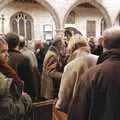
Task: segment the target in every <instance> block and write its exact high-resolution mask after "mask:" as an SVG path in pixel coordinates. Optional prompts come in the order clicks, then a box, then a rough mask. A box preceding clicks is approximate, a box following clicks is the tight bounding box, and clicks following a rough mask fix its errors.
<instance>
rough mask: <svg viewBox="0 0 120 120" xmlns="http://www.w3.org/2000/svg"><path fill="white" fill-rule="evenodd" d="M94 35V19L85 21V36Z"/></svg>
mask: <svg viewBox="0 0 120 120" xmlns="http://www.w3.org/2000/svg"><path fill="white" fill-rule="evenodd" d="M91 36H93V37H95V36H96V21H93V20H92V21H90V20H88V21H87V37H91Z"/></svg>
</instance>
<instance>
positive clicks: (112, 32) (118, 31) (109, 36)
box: [103, 27, 120, 50]
mask: <svg viewBox="0 0 120 120" xmlns="http://www.w3.org/2000/svg"><path fill="white" fill-rule="evenodd" d="M103 47H104V48H106V49H108V50H109V49H118V48H120V27H112V28H109V29H106V30H105V31H104V32H103Z"/></svg>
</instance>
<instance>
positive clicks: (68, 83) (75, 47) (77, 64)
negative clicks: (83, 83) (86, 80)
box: [55, 34, 97, 113]
mask: <svg viewBox="0 0 120 120" xmlns="http://www.w3.org/2000/svg"><path fill="white" fill-rule="evenodd" d="M68 49H69V51H70V53H71V55H70V59H69V60H70V62H69V63H68V64H67V65H66V66H65V68H64V73H63V75H62V79H61V84H60V90H59V94H58V100H57V103H56V106H55V108H56V109H58V110H60V111H62V112H65V113H68V111H69V109H70V105H71V103H72V100H73V98H74V95H75V92H74V90H75V88H76V85H77V82H78V81H80V80H81V77H82V75H83V74H84V73H85V72H86V71H87V70H88V69H89V68H90V67H92V66H94V65H95V64H96V61H97V56H95V55H92V54H90V52H89V47H88V41H87V38H85V37H83V36H81V35H79V34H76V35H74V36H73V37H71V39H70V41H69V43H68Z"/></svg>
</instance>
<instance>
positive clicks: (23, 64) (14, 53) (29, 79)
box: [5, 32, 37, 100]
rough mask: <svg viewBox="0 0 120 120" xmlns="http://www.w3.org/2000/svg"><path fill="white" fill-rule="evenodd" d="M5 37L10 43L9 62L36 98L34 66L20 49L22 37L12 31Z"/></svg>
mask: <svg viewBox="0 0 120 120" xmlns="http://www.w3.org/2000/svg"><path fill="white" fill-rule="evenodd" d="M5 39H6V41H7V43H8V52H9V61H8V63H9V65H10V66H11V67H12V68H13V69H14V70H15V71H16V73H17V74H18V76H19V77H20V78H21V79H22V80H23V81H24V90H25V91H26V92H27V93H28V94H29V95H30V96H31V98H32V99H33V100H35V99H36V96H37V95H36V91H35V83H34V80H33V72H32V66H31V63H30V59H29V58H28V57H26V56H24V55H23V54H22V53H21V52H20V50H19V44H20V38H19V36H18V35H17V34H16V33H12V32H10V33H7V34H6V35H5Z"/></svg>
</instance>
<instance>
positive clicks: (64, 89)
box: [0, 27, 120, 120]
mask: <svg viewBox="0 0 120 120" xmlns="http://www.w3.org/2000/svg"><path fill="white" fill-rule="evenodd" d="M119 67H120V28H115V27H112V28H108V29H106V30H105V31H104V32H103V35H102V36H100V37H99V39H98V40H97V45H96V43H95V39H94V38H93V37H91V38H89V39H88V38H87V37H85V36H82V35H80V34H74V35H73V36H71V38H70V39H69V40H63V39H61V38H60V37H56V38H55V39H53V40H52V42H51V43H50V44H46V43H42V42H41V41H40V40H38V41H35V43H34V47H33V48H30V47H29V46H28V43H27V44H26V40H25V38H24V37H22V36H18V35H17V34H15V33H7V34H5V35H4V37H1V38H0V120H28V119H29V118H28V116H29V115H28V116H26V114H30V112H31V109H32V102H34V101H41V100H48V99H54V100H55V104H54V111H53V119H54V120H119V118H120V116H119V108H120V107H119V105H120V102H119V101H120V100H119V98H120V95H119V93H120V91H119V90H120V83H119V80H120V76H119V75H120V69H119ZM58 114H59V115H58ZM58 116H59V117H58Z"/></svg>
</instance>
